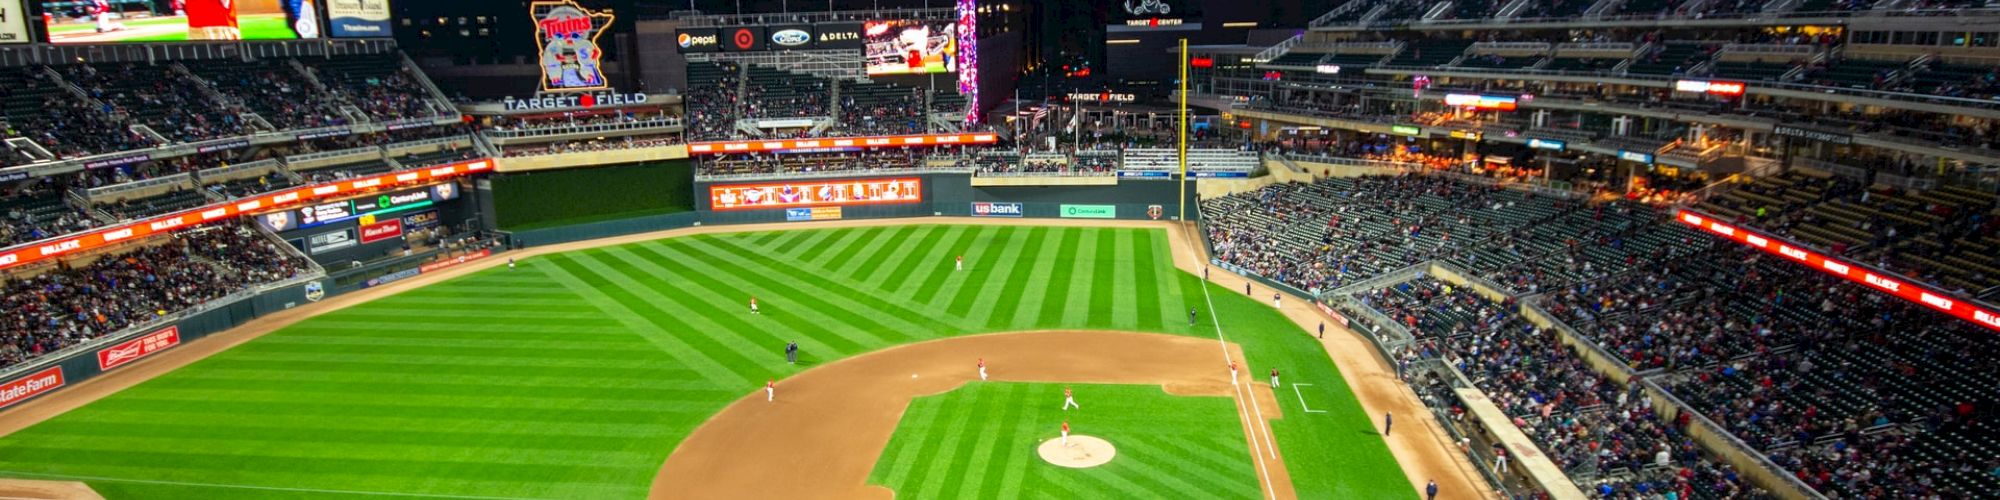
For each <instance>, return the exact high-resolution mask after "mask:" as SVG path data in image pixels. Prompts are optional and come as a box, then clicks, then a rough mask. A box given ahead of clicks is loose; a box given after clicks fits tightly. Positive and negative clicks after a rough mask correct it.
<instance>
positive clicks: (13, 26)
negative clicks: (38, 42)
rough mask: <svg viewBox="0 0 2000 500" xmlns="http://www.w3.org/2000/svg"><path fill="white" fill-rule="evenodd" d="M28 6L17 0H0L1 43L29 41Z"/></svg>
mask: <svg viewBox="0 0 2000 500" xmlns="http://www.w3.org/2000/svg"><path fill="white" fill-rule="evenodd" d="M31 41H33V40H29V39H28V7H27V6H25V5H21V2H19V1H16V0H0V44H4V43H28V42H31Z"/></svg>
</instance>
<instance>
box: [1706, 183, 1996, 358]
mask: <svg viewBox="0 0 2000 500" xmlns="http://www.w3.org/2000/svg"><path fill="white" fill-rule="evenodd" d="M1674 220H1677V221H1680V222H1681V223H1682V224H1687V225H1690V226H1694V227H1695V228H1697V229H1700V230H1702V231H1703V232H1707V233H1709V234H1713V235H1716V236H1721V237H1723V238H1728V239H1729V240H1730V241H1735V242H1737V243H1742V244H1745V245H1750V246H1752V247H1755V248H1757V249H1759V250H1763V251H1765V252H1768V253H1770V254H1772V255H1777V256H1779V257H1782V258H1785V259H1787V260H1790V261H1793V262H1797V263H1799V264H1802V265H1804V266H1806V267H1810V268H1813V269H1818V270H1820V272H1824V273H1827V274H1831V275H1834V276H1839V277H1841V278H1845V279H1847V280H1848V281H1852V282H1855V283H1859V284H1861V285H1862V286H1865V287H1868V288H1872V289H1875V290H1877V291H1880V292H1882V293H1887V294H1890V295H1894V296H1897V297H1900V298H1902V299H1903V300H1908V301H1910V302H1915V303H1918V304H1923V305H1924V306H1926V307H1930V308H1931V309H1936V310H1939V311H1943V312H1944V313H1946V314H1950V315H1952V316H1956V317H1958V318H1959V319H1963V320H1966V321H1971V322H1973V323H1978V324H1979V325H1980V326H1984V327H1986V328H1989V329H1993V330H2000V314H1996V313H1994V311H1993V310H1992V309H1988V308H1986V307H1985V306H1982V305H1979V304H1976V303H1973V302H1972V301H1969V300H1966V299H1964V298H1961V297H1957V296H1954V295H1952V294H1950V293H1948V292H1945V291H1943V290H1939V289H1937V288H1934V287H1931V286H1928V285H1924V284H1921V283H1917V282H1913V281H1907V280H1905V279H1904V278H1903V277H1901V276H1898V275H1895V274H1891V273H1887V272H1883V271H1881V270H1877V269H1875V268H1873V267H1869V266H1867V265H1866V264H1858V263H1854V262H1848V261H1845V260H1841V259H1840V258H1838V257H1834V256H1831V255H1826V254H1823V253H1820V252H1817V251H1813V250H1810V249H1807V248H1806V247H1805V246H1804V245H1800V244H1798V243H1795V242H1792V241H1790V240H1786V239H1783V238H1781V237H1778V236H1772V235H1769V234H1764V233H1761V232H1757V231H1753V230H1750V229H1745V228H1741V227H1736V226H1734V225H1731V224H1729V223H1728V222H1724V221H1722V220H1719V219H1716V218H1714V217H1711V216H1709V215H1708V214H1704V213H1700V212H1692V211H1687V210H1682V211H1680V212H1679V213H1677V214H1675V215H1674Z"/></svg>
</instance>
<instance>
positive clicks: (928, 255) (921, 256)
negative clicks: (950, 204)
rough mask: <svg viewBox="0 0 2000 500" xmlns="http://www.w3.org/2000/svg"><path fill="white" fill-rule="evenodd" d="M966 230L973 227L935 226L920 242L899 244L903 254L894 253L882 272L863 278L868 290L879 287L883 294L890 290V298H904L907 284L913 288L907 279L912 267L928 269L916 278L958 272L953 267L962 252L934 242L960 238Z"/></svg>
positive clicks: (968, 232) (912, 271) (960, 240)
mask: <svg viewBox="0 0 2000 500" xmlns="http://www.w3.org/2000/svg"><path fill="white" fill-rule="evenodd" d="M970 232H974V230H972V228H966V226H948V228H938V230H936V232H930V236H926V238H924V242H920V244H904V246H902V250H904V254H902V256H898V258H896V260H894V262H890V266H888V270H886V272H876V274H872V276H870V278H868V280H866V286H868V288H872V290H882V292H886V294H890V296H894V298H904V296H902V294H904V292H908V290H910V288H916V286H914V284H912V282H910V280H912V278H910V276H912V274H916V270H920V268H922V270H928V272H924V274H922V276H918V278H930V276H952V274H954V272H958V270H954V268H956V264H954V262H956V258H958V256H964V254H952V252H950V248H948V246H940V244H938V242H940V240H942V242H964V240H966V234H970ZM938 250H946V252H944V254H938Z"/></svg>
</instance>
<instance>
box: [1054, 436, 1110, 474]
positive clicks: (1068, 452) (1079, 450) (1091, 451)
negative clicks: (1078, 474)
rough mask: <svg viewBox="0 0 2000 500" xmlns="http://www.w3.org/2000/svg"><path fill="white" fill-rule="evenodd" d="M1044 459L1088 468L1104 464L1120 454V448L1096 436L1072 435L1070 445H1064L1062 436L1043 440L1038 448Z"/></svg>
mask: <svg viewBox="0 0 2000 500" xmlns="http://www.w3.org/2000/svg"><path fill="white" fill-rule="evenodd" d="M1037 451H1038V452H1040V453H1041V455H1042V460H1047V461H1048V462H1049V463H1052V464H1056V465H1060V466H1063V467H1069V468H1072V469H1088V468H1091V467H1096V466H1099V465H1104V464H1105V463H1106V462H1110V461H1111V457H1113V456H1116V455H1118V448H1117V447H1114V446H1111V442H1110V441H1105V440H1103V439H1100V438H1097V437H1094V436H1070V437H1069V445H1068V446H1064V445H1063V440H1062V439H1061V438H1057V439H1050V440H1046V441H1042V446H1041V448H1040V449H1038V450H1037Z"/></svg>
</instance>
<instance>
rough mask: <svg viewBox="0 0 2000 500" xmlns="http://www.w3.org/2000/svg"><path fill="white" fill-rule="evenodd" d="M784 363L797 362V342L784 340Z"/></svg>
mask: <svg viewBox="0 0 2000 500" xmlns="http://www.w3.org/2000/svg"><path fill="white" fill-rule="evenodd" d="M785 363H787V364H794V365H796V364H799V343H798V342H786V343H785Z"/></svg>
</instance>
